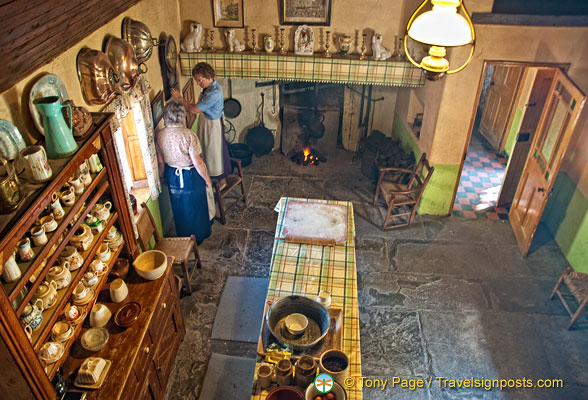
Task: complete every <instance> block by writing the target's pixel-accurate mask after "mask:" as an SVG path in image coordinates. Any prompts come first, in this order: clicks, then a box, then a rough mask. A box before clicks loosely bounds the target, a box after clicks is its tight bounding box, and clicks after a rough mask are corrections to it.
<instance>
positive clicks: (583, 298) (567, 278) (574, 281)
mask: <svg viewBox="0 0 588 400" xmlns="http://www.w3.org/2000/svg"><path fill="white" fill-rule="evenodd" d="M564 282H565V284H566V286H567V287H568V289H569V290H570V293H564V292H561V291H560V290H559V287H560V286H561V284H562V283H564ZM556 294H557V296H558V297H559V299H560V300H561V302H562V303H563V306H564V308H565V309H566V311H567V312H568V314H570V317H571V318H572V320H571V321H570V324H569V325H568V329H571V328H572V326H574V324H575V323H576V322H577V321H578V318H580V316H581V315H582V313H583V312H584V309H585V308H586V305H588V274H584V273H582V272H574V271H572V268H571V267H567V268H566V269H565V270H564V272H563V273H562V274H561V276H560V277H559V280H558V281H557V283H556V285H555V288H553V292H551V297H550V299H553V297H554V296H555V295H556ZM564 296H573V297H574V298H575V299H576V301H577V302H578V308H577V309H576V312H572V310H571V309H570V306H569V305H568V303H567V302H566V300H565V298H564Z"/></svg>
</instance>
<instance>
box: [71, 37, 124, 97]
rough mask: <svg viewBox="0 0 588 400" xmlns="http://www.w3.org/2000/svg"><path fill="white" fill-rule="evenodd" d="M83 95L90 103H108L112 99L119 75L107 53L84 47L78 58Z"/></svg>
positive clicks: (79, 78)
mask: <svg viewBox="0 0 588 400" xmlns="http://www.w3.org/2000/svg"><path fill="white" fill-rule="evenodd" d="M76 63H77V67H78V80H79V81H80V86H81V88H82V95H83V96H84V100H85V101H86V103H88V104H107V103H108V102H109V101H110V100H112V98H113V96H114V95H115V94H116V93H115V90H114V88H115V86H116V84H117V82H118V76H117V75H116V73H115V72H114V69H113V68H112V64H110V61H109V60H108V57H107V56H106V54H104V53H103V52H101V51H99V50H92V49H89V48H87V47H84V48H83V49H81V50H80V52H79V53H78V57H77V60H76Z"/></svg>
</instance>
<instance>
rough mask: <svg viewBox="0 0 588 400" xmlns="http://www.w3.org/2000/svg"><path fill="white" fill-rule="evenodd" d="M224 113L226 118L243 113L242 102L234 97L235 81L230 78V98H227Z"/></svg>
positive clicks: (235, 116)
mask: <svg viewBox="0 0 588 400" xmlns="http://www.w3.org/2000/svg"><path fill="white" fill-rule="evenodd" d="M224 113H225V117H226V118H237V117H238V116H239V114H241V103H239V101H238V100H237V99H234V98H233V82H232V80H231V78H229V98H228V99H226V100H225V108H224Z"/></svg>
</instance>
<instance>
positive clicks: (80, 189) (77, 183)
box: [67, 176, 86, 196]
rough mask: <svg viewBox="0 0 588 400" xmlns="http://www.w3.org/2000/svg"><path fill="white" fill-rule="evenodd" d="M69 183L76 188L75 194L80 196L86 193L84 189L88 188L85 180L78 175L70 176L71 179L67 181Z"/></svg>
mask: <svg viewBox="0 0 588 400" xmlns="http://www.w3.org/2000/svg"><path fill="white" fill-rule="evenodd" d="M67 183H68V184H70V185H71V186H73V188H74V192H75V194H77V195H78V196H79V195H80V194H82V193H84V189H85V188H86V187H85V186H84V182H82V179H81V178H80V177H79V176H78V177H73V176H72V177H71V178H69V180H68V181H67Z"/></svg>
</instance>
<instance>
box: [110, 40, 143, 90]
mask: <svg viewBox="0 0 588 400" xmlns="http://www.w3.org/2000/svg"><path fill="white" fill-rule="evenodd" d="M104 52H105V53H106V55H107V56H108V59H109V60H110V63H111V64H112V67H113V68H114V72H115V73H116V74H117V75H118V78H119V81H118V84H117V85H116V86H115V89H116V91H117V92H118V93H121V94H122V93H126V92H128V91H129V90H131V89H132V87H133V85H134V84H135V81H136V79H137V77H138V76H139V74H141V73H145V72H147V66H146V65H145V63H139V61H138V60H137V56H136V55H135V50H134V49H133V46H131V45H130V43H129V42H125V41H124V40H122V39H119V38H117V37H114V36H111V37H109V38H108V41H107V42H106V47H105V49H104Z"/></svg>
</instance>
